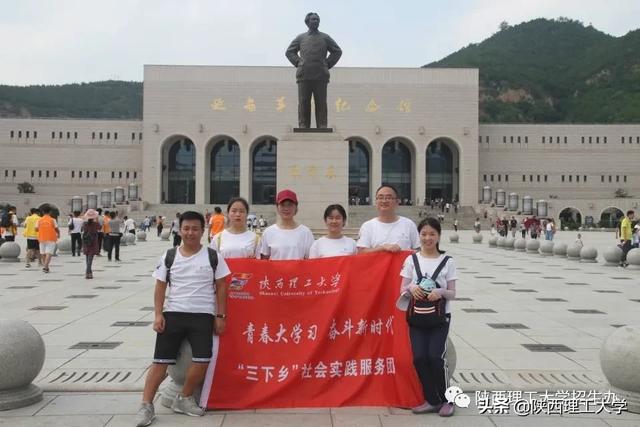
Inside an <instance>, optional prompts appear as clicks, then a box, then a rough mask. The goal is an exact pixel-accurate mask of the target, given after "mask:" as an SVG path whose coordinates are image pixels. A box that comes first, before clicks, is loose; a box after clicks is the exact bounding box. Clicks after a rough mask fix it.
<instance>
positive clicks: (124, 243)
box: [120, 233, 128, 247]
mask: <svg viewBox="0 0 640 427" xmlns="http://www.w3.org/2000/svg"><path fill="white" fill-rule="evenodd" d="M127 234H128V233H124V234H123V235H122V236H120V247H122V246H128V244H127Z"/></svg>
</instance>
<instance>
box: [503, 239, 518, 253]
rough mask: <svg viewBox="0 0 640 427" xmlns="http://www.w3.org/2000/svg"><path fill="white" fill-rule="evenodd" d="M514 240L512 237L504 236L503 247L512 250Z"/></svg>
mask: <svg viewBox="0 0 640 427" xmlns="http://www.w3.org/2000/svg"><path fill="white" fill-rule="evenodd" d="M515 244H516V241H515V239H514V238H513V237H505V239H504V248H505V249H506V250H508V251H512V250H514V249H515Z"/></svg>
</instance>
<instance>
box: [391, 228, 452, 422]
mask: <svg viewBox="0 0 640 427" xmlns="http://www.w3.org/2000/svg"><path fill="white" fill-rule="evenodd" d="M418 233H419V235H420V250H419V251H418V252H417V253H416V254H415V259H417V261H418V264H419V267H420V273H421V275H422V277H418V271H417V269H416V266H415V264H414V256H413V255H409V256H408V257H407V258H406V259H405V261H404V264H403V266H402V270H401V272H400V276H401V278H402V284H401V289H400V293H401V297H400V299H399V300H398V302H397V304H396V305H397V306H398V308H400V309H403V310H407V306H408V305H409V304H408V303H409V302H410V301H411V299H414V300H416V301H420V300H428V301H430V302H436V301H438V300H441V299H443V298H444V299H445V300H446V304H445V309H444V312H445V313H446V314H445V315H444V319H442V322H441V323H437V324H430V325H428V326H427V325H426V323H427V322H424V324H425V325H424V326H418V325H416V323H411V322H410V325H409V338H410V340H411V350H412V352H413V364H414V367H415V369H416V372H417V374H418V378H419V379H420V383H421V384H422V391H423V393H424V397H425V399H426V400H425V402H424V403H422V404H421V405H419V406H416V407H415V408H413V409H412V411H413V412H414V413H416V414H424V413H428V412H438V413H439V414H440V416H443V417H448V416H451V415H453V412H454V407H453V404H451V403H448V402H447V399H446V397H445V390H446V389H447V388H448V387H449V376H448V373H447V360H446V342H447V336H448V335H449V325H450V322H451V308H450V307H449V306H450V301H451V300H452V299H454V298H455V296H456V280H457V274H456V266H455V263H454V260H453V258H451V257H448V256H445V255H444V251H441V250H440V245H439V243H440V234H441V226H440V222H439V221H438V220H437V219H435V218H425V219H423V220H422V221H421V222H420V224H419V225H418ZM439 267H440V272H439V273H438V274H437V276H436V277H435V279H433V275H434V274H435V273H436V270H437V269H438V268H439ZM430 279H433V280H432V281H431V285H432V286H431V290H425V289H423V287H425V286H426V285H427V283H424V284H423V281H425V282H429V281H430ZM433 282H435V283H433ZM435 284H437V285H436V286H433V285H435ZM422 310H425V308H422ZM414 313H415V314H417V315H424V313H425V312H423V313H420V312H419V308H418V306H416V308H415V312H414ZM427 315H428V314H427ZM419 324H423V323H422V322H420V323H419Z"/></svg>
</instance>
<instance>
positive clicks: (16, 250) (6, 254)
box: [0, 242, 20, 262]
mask: <svg viewBox="0 0 640 427" xmlns="http://www.w3.org/2000/svg"><path fill="white" fill-rule="evenodd" d="M0 258H2V259H0V261H2V262H18V261H20V245H19V244H17V243H16V242H4V244H3V245H2V246H0Z"/></svg>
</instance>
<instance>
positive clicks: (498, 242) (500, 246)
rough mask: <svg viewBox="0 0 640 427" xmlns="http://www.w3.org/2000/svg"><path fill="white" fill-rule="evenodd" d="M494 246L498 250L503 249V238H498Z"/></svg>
mask: <svg viewBox="0 0 640 427" xmlns="http://www.w3.org/2000/svg"><path fill="white" fill-rule="evenodd" d="M496 246H497V247H498V248H499V249H504V237H498V240H497V241H496Z"/></svg>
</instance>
